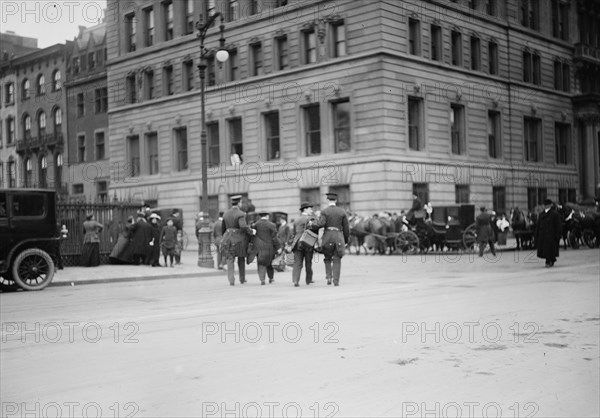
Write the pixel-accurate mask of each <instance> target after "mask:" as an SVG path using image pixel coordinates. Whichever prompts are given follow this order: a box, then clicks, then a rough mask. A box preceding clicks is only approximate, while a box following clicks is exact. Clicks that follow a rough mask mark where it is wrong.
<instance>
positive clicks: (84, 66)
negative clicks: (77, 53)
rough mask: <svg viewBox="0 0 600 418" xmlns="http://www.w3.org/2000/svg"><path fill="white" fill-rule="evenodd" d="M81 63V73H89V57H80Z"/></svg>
mask: <svg viewBox="0 0 600 418" xmlns="http://www.w3.org/2000/svg"><path fill="white" fill-rule="evenodd" d="M79 63H80V64H81V71H82V72H86V71H87V57H86V56H85V54H84V55H82V56H81V57H79Z"/></svg>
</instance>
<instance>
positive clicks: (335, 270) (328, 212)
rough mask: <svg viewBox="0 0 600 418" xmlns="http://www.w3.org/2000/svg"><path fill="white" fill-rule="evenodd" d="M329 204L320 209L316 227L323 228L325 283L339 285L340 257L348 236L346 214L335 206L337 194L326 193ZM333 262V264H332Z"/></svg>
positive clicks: (344, 250) (343, 252)
mask: <svg viewBox="0 0 600 418" xmlns="http://www.w3.org/2000/svg"><path fill="white" fill-rule="evenodd" d="M326 196H327V200H328V201H329V206H328V207H327V208H325V209H323V211H321V216H320V218H319V220H318V221H317V224H316V225H315V226H316V227H319V228H324V229H325V231H324V232H323V239H322V248H323V250H322V251H323V255H324V258H325V259H324V262H325V276H326V279H327V284H331V281H332V279H333V284H334V285H335V286H339V284H340V273H341V269H342V257H343V256H344V254H345V252H346V243H347V242H348V240H349V238H350V226H349V224H348V215H347V214H346V211H345V210H344V209H342V208H339V207H337V206H336V203H337V194H336V193H327V194H326ZM332 264H333V266H332Z"/></svg>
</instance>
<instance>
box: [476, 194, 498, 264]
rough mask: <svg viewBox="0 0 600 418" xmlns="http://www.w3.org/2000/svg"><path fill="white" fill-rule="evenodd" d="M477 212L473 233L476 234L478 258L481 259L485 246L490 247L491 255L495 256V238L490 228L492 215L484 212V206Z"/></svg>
mask: <svg viewBox="0 0 600 418" xmlns="http://www.w3.org/2000/svg"><path fill="white" fill-rule="evenodd" d="M479 210H480V211H481V213H480V214H479V215H477V218H475V233H476V234H477V242H478V243H479V257H483V252H484V251H485V247H486V245H487V244H489V245H490V251H491V252H492V255H494V256H496V248H495V247H494V241H495V240H496V238H495V235H494V230H493V228H492V215H491V214H490V213H488V212H487V211H486V210H485V206H481V207H480V208H479Z"/></svg>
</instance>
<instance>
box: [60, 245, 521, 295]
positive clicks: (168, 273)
mask: <svg viewBox="0 0 600 418" xmlns="http://www.w3.org/2000/svg"><path fill="white" fill-rule="evenodd" d="M506 244H507V245H500V246H498V245H497V246H496V248H497V249H498V251H514V250H515V248H516V241H515V239H514V238H513V237H508V239H507V242H506ZM486 251H489V248H488V249H487V250H486ZM430 254H434V253H433V252H432V253H430ZM161 263H162V259H161ZM236 264H237V263H236ZM216 265H217V264H216V262H215V268H213V269H210V268H204V267H198V252H197V247H196V248H195V247H194V246H191V245H190V248H188V249H187V250H185V251H183V253H182V254H181V264H179V265H175V266H174V267H172V268H171V267H164V266H163V267H150V266H133V265H112V264H102V265H100V266H98V267H65V268H64V269H63V270H57V271H56V274H55V275H54V279H53V280H52V283H50V285H49V286H75V285H83V284H94V283H119V282H132V281H146V280H170V279H177V278H189V277H214V278H215V279H218V280H223V281H226V280H227V271H226V270H217V268H216ZM288 269H289V268H288ZM246 275H256V261H255V262H254V263H252V264H251V265H250V266H247V267H246ZM237 277H238V274H237V265H236V279H237Z"/></svg>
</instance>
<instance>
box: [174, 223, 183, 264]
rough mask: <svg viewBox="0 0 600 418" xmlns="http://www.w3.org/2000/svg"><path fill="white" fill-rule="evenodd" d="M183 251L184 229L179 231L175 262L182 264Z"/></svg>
mask: <svg viewBox="0 0 600 418" xmlns="http://www.w3.org/2000/svg"><path fill="white" fill-rule="evenodd" d="M182 251H183V231H182V230H181V229H179V230H178V231H177V239H176V242H175V253H174V254H175V264H181V252H182Z"/></svg>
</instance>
